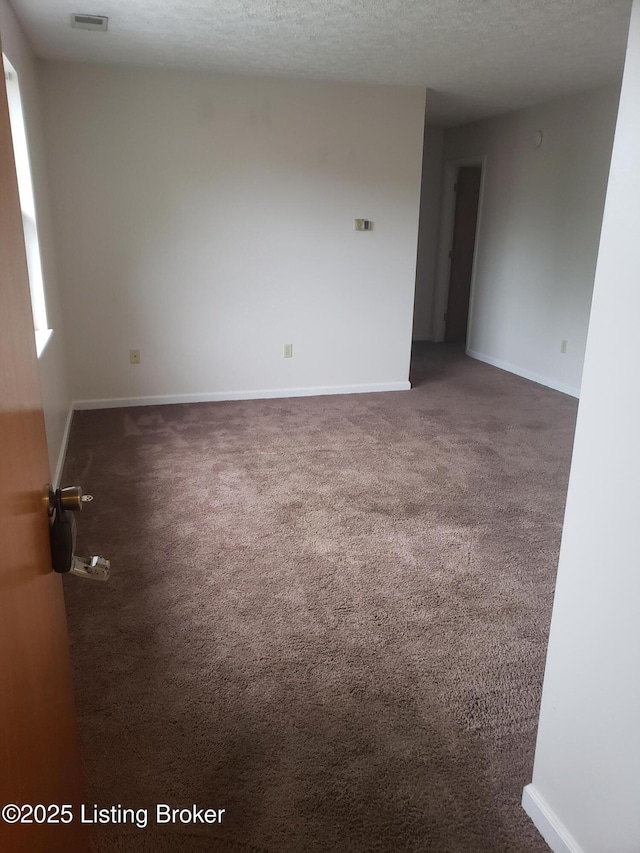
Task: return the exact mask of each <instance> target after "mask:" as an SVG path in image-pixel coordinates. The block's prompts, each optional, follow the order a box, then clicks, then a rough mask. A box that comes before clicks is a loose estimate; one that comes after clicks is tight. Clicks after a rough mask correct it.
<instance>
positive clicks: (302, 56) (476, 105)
mask: <svg viewBox="0 0 640 853" xmlns="http://www.w3.org/2000/svg"><path fill="white" fill-rule="evenodd" d="M11 2H12V5H13V7H14V9H15V11H16V13H17V15H18V17H19V19H20V20H21V22H22V24H23V27H24V29H25V31H26V33H27V35H28V36H29V39H30V41H31V43H32V44H33V47H34V49H35V51H36V53H37V55H38V56H40V57H43V58H46V59H56V60H73V61H79V62H102V63H115V64H118V65H137V66H154V67H161V66H162V67H179V68H191V69H200V70H209V71H215V72H222V73H240V74H258V75H275V76H281V77H282V76H285V77H296V78H303V79H319V80H342V81H356V82H365V83H391V84H399V85H418V86H425V87H429V88H430V89H432V90H435V91H434V94H433V96H432V98H431V99H430V103H428V110H429V117H430V120H431V121H432V122H434V123H436V122H437V123H442V124H454V123H460V122H463V121H469V120H471V119H475V118H480V117H484V116H487V115H495V114H498V113H501V112H506V111H508V110H510V109H514V108H517V107H521V106H526V105H529V104H533V103H538V102H540V101H544V100H547V99H549V98H552V97H556V96H560V95H564V94H570V93H572V92H576V91H579V90H581V89H587V88H590V87H594V86H597V85H600V84H602V83H606V82H610V81H614V80H616V79H619V77H620V75H621V71H622V63H623V59H624V49H625V45H626V36H627V27H628V21H629V13H630V9H631V0H54V2H52V0H11ZM71 12H81V13H85V14H93V15H108V16H109V31H108V32H107V33H101V32H90V31H87V30H78V29H71V27H70V22H69V15H70V13H71Z"/></svg>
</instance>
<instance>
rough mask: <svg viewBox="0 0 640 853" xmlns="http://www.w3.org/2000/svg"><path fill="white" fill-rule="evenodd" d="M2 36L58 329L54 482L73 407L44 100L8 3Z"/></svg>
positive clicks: (49, 381)
mask: <svg viewBox="0 0 640 853" xmlns="http://www.w3.org/2000/svg"><path fill="white" fill-rule="evenodd" d="M0 35H1V37H2V50H3V52H4V53H5V54H6V56H7V58H8V59H9V61H10V62H11V64H12V65H13V67H14V68H15V70H16V72H17V74H18V81H19V84H20V96H21V100H22V108H23V112H24V121H25V128H26V132H27V141H28V147H29V160H30V165H31V175H32V178H33V191H34V198H35V205H36V215H37V220H38V235H39V242H40V255H41V260H42V274H43V279H44V290H45V299H46V308H47V317H48V321H49V326H50V327H51V328H52V329H53V335H52V337H51V339H50V340H49V343H48V344H47V347H46V349H45V350H44V352H43V353H42V355H41V356H40V358H39V359H38V368H39V373H40V387H41V390H42V402H43V409H44V417H45V424H46V430H47V444H48V450H49V460H50V466H51V476H52V478H54V476H55V473H56V468H57V467H58V463H59V460H60V452H61V450H62V449H63V447H62V445H63V441H64V433H65V425H66V421H67V415H68V412H69V405H70V394H69V388H68V384H67V375H66V358H65V340H64V326H63V316H62V309H61V303H60V297H59V290H58V277H57V267H56V258H55V252H54V241H53V230H52V221H51V209H50V200H49V192H48V190H49V184H48V175H47V169H46V158H45V152H44V144H43V138H42V128H41V110H40V107H41V96H40V91H39V83H38V75H37V66H36V61H35V59H34V56H33V53H32V51H31V48H30V46H29V44H28V42H27V40H26V39H25V37H24V35H23V33H22V30H21V29H20V26H19V24H18V22H17V20H16V17H15V15H14V13H13V10H12V9H11V7H10V6H9V4H8V2H7V0H0ZM34 346H35V343H34Z"/></svg>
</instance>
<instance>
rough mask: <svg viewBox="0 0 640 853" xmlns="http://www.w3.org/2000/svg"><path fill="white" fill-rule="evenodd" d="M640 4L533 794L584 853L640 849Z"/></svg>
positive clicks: (540, 809) (554, 826)
mask: <svg viewBox="0 0 640 853" xmlns="http://www.w3.org/2000/svg"><path fill="white" fill-rule="evenodd" d="M633 8H634V11H633V18H632V25H631V34H630V41H629V50H628V53H627V62H626V67H625V76H624V82H623V87H622V96H621V101H620V113H619V117H618V124H617V128H616V136H615V143H614V148H613V158H612V161H611V175H610V179H609V186H608V190H607V201H606V206H605V212H604V220H603V225H602V239H601V242H600V252H599V255H598V263H597V272H596V277H595V288H594V294H593V309H592V313H591V322H590V325H589V336H588V341H587V351H586V360H585V365H584V380H583V385H582V397H581V400H580V407H579V412H578V424H577V432H576V439H575V446H574V452H573V463H572V467H571V477H570V483H569V492H568V498H567V508H566V516H565V523H564V531H563V537H562V547H561V553H560V562H559V568H558V582H557V587H556V596H555V603H554V609H553V620H552V625H551V637H550V642H549V653H548V658H547V666H546V671H545V680H544V691H543V697H542V707H541V711H540V724H539V730H538V743H537V748H536V756H535V767H534V772H533V784H532V786H529V787H528V788H527V789H526V790H525V798H524V802H525V805H526V807H527V809H528V811H529V812H530V814H532V815H533V816H534V818H535V819H536V821H537V823H538V826H539V827H540V828H541V829H543V830H544V831H546V832H547V836H548V839H549V841H551V842H552V845H553V848H554V849H555V850H558V851H560V850H562V851H567V850H572V851H574V853H579V851H581V850H582V851H584V853H605V851H606V853H637V851H638V850H640V805H639V804H640V551H639V547H638V517H639V514H640V500H639V499H638V480H640V442H639V441H638V421H639V419H640V382H639V381H638V366H639V358H638V317H640V286H639V284H640V277H639V274H638V246H640V157H639V153H638V152H640V0H635V3H634V7H633ZM545 811H546V814H545ZM552 830H553V831H552ZM558 831H559V832H560V833H562V832H564V834H565V839H566V840H565V842H564V843H562V842H561V841H560V839H559V835H558ZM554 832H555V834H554ZM571 844H573V845H574V846H570V845H571Z"/></svg>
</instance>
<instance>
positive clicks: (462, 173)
mask: <svg viewBox="0 0 640 853" xmlns="http://www.w3.org/2000/svg"><path fill="white" fill-rule="evenodd" d="M481 178H482V167H481V166H461V167H460V169H459V170H458V178H457V182H456V206H455V215H454V220H453V243H452V246H451V252H450V255H449V257H450V258H451V267H450V272H449V296H448V299H447V313H446V315H445V333H444V339H445V341H446V342H447V343H463V342H465V341H466V340H467V325H468V322H469V297H470V295H471V274H472V272H473V252H474V249H475V244H476V225H477V222H478V202H479V200H480V181H481Z"/></svg>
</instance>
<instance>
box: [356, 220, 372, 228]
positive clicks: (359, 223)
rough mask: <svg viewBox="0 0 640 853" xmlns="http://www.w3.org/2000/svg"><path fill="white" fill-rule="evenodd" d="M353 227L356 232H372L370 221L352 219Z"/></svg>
mask: <svg viewBox="0 0 640 853" xmlns="http://www.w3.org/2000/svg"><path fill="white" fill-rule="evenodd" d="M353 227H354V228H355V230H356V231H373V222H372V221H371V220H370V219H354V220H353Z"/></svg>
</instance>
